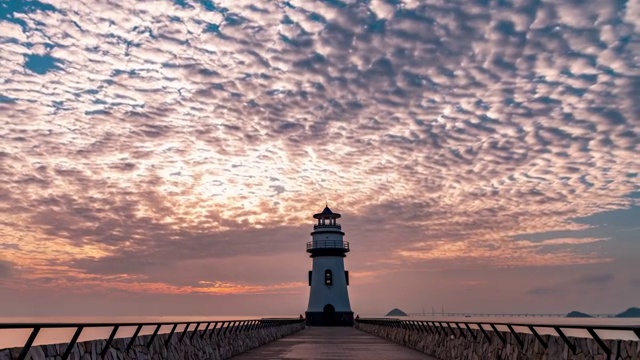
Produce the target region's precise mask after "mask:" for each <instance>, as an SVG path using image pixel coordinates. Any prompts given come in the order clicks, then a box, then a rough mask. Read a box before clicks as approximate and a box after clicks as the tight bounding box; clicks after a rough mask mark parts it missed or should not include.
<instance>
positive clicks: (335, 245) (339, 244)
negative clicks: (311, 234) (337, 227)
mask: <svg viewBox="0 0 640 360" xmlns="http://www.w3.org/2000/svg"><path fill="white" fill-rule="evenodd" d="M309 249H349V242H348V241H342V240H314V241H309V242H308V243H307V250H309Z"/></svg>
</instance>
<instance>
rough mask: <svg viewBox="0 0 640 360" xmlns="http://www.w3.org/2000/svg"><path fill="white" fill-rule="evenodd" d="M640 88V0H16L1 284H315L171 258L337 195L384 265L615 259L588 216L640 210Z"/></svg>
mask: <svg viewBox="0 0 640 360" xmlns="http://www.w3.org/2000/svg"><path fill="white" fill-rule="evenodd" d="M638 94H640V2H639V1H638V0H627V1H624V0H621V1H600V0H591V1H590V0H584V1H574V0H563V1H542V0H516V1H506V0H499V1H497V0H496V1H490V0H477V1H462V0H459V1H451V0H425V1H418V0H405V1H400V0H324V1H309V0H304V1H303V0H291V1H268V2H267V1H245V0H220V1H210V0H200V1H188V0H175V1H166V0H162V1H161V0H158V1H116V2H105V1H92V0H74V1H58V0H39V1H38V0H20V1H18V0H10V1H8V2H7V1H3V2H2V3H0V114H2V117H1V119H0V123H1V126H0V214H1V219H2V220H1V221H0V250H1V251H2V258H1V259H0V285H1V286H5V287H12V288H20V287H23V286H29V287H33V286H36V287H48V286H56V287H69V288H73V287H74V286H76V284H95V285H96V286H99V287H105V288H113V289H121V290H125V291H142V292H160V293H207V294H233V293H251V294H253V293H271V292H290V291H301V292H304V291H306V288H305V283H304V281H305V280H304V279H305V278H304V276H306V275H305V274H304V266H306V265H305V264H306V262H305V261H306V260H305V259H304V258H303V259H302V260H301V261H300V264H302V266H303V268H302V270H300V271H301V272H300V274H302V275H304V276H301V277H300V276H296V275H285V274H280V273H278V274H274V275H273V277H271V278H267V277H264V276H263V277H260V276H258V275H259V274H255V273H254V274H252V275H247V274H244V275H243V274H240V273H235V272H234V273H229V272H228V270H225V269H217V270H216V271H213V270H211V271H209V272H207V271H205V270H204V269H201V270H200V271H196V274H198V275H197V276H196V275H193V273H192V274H190V276H189V279H187V277H186V276H185V277H182V278H180V277H177V276H176V277H173V278H168V277H166V276H160V275H159V274H161V273H162V268H163V267H164V266H175V267H180V266H186V265H184V264H195V263H198V264H205V263H206V262H207V261H214V260H215V261H227V262H229V264H230V265H229V266H230V267H233V265H231V260H230V259H233V258H235V257H238V256H249V257H251V256H255V257H259V256H266V257H269V256H273V257H274V258H278V257H282V258H286V257H284V256H283V254H292V253H295V254H297V253H300V254H302V256H304V249H303V244H304V242H305V241H307V238H308V230H309V227H310V226H311V224H312V223H311V218H310V216H311V214H313V213H314V212H317V211H319V210H321V209H322V207H323V206H324V203H325V201H328V202H329V204H330V206H331V207H332V208H334V210H337V211H340V212H342V213H343V214H344V215H345V216H344V225H345V230H346V231H347V234H348V235H347V237H349V236H351V237H352V238H351V239H347V240H350V241H352V247H353V248H354V253H355V252H356V250H357V251H358V252H360V253H361V254H370V256H368V257H367V259H366V260H365V259H364V258H361V259H360V260H358V258H357V257H354V260H353V261H355V262H354V266H355V267H356V268H359V269H360V270H361V273H362V274H363V275H362V281H373V280H371V279H370V280H366V279H365V278H366V277H375V274H377V273H378V272H379V271H382V270H385V269H387V270H389V271H396V270H397V271H400V270H399V269H400V267H401V266H402V267H411V266H414V267H416V268H420V267H424V266H437V267H439V268H449V267H457V266H471V267H474V266H477V267H485V266H489V267H497V268H513V267H529V266H533V267H540V266H543V267H544V266H559V265H575V266H590V265H589V264H601V263H611V262H615V261H616V257H615V256H614V254H611V253H610V251H609V250H608V249H609V246H611V245H609V243H611V242H612V241H613V240H611V239H612V238H614V237H615V236H614V235H615V234H613V233H611V234H608V233H605V234H598V235H597V236H583V235H581V231H586V230H588V229H589V228H590V227H592V226H593V225H590V224H587V223H583V222H580V221H573V219H577V218H586V217H589V216H591V215H594V214H596V213H601V212H606V211H614V210H624V209H629V208H630V207H632V206H633V205H634V204H638V197H637V196H634V194H635V193H634V192H635V191H638V189H639V186H638V185H639V183H638V173H639V172H640V161H639V160H638V159H639V158H640V156H639V151H638V144H639V136H638V132H639V131H640V129H639V126H640V101H639V99H640V95H638ZM552 231H557V232H564V233H563V234H562V236H558V237H555V238H546V239H539V238H536V236H535V234H539V233H547V232H552ZM298 255H299V254H298ZM637 255H640V254H637ZM296 256H297V255H296ZM260 264H261V265H255V266H256V267H258V268H262V269H268V268H269V263H268V262H261V263H260ZM189 266H192V265H189ZM193 266H195V265H193ZM197 266H198V268H200V267H201V266H204V265H197ZM260 266H262V267H260ZM394 269H395V270H394ZM292 271H293V270H292ZM356 273H357V271H356ZM354 276H357V274H354ZM632 281H633V280H632ZM636 288H637V287H636ZM542 289H546V288H545V287H542Z"/></svg>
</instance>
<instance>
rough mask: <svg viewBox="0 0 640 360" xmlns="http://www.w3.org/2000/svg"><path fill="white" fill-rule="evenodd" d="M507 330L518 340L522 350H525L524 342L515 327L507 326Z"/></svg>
mask: <svg viewBox="0 0 640 360" xmlns="http://www.w3.org/2000/svg"><path fill="white" fill-rule="evenodd" d="M507 328H509V331H511V335H513V337H514V338H515V339H516V341H517V342H518V345H520V350H524V342H522V339H520V336H519V335H518V333H517V332H516V331H515V330H514V329H513V326H511V325H509V324H507Z"/></svg>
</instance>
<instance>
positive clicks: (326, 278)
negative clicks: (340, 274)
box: [324, 270, 333, 286]
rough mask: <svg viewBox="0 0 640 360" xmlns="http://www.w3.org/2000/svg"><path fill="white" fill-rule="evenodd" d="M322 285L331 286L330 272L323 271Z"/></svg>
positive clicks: (331, 275)
mask: <svg viewBox="0 0 640 360" xmlns="http://www.w3.org/2000/svg"><path fill="white" fill-rule="evenodd" d="M324 284H325V285H327V286H331V284H333V274H332V273H331V270H325V271H324Z"/></svg>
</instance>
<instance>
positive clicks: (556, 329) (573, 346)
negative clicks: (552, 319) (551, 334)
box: [553, 326, 576, 355]
mask: <svg viewBox="0 0 640 360" xmlns="http://www.w3.org/2000/svg"><path fill="white" fill-rule="evenodd" d="M553 329H554V330H555V331H556V332H557V333H558V335H560V337H561V338H562V341H564V343H565V344H567V346H568V347H569V350H571V353H572V354H573V355H575V354H576V345H575V344H573V343H572V342H571V341H570V340H569V338H568V337H567V336H566V335H565V334H564V333H563V332H562V330H560V327H559V326H555V327H554V328H553Z"/></svg>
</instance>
